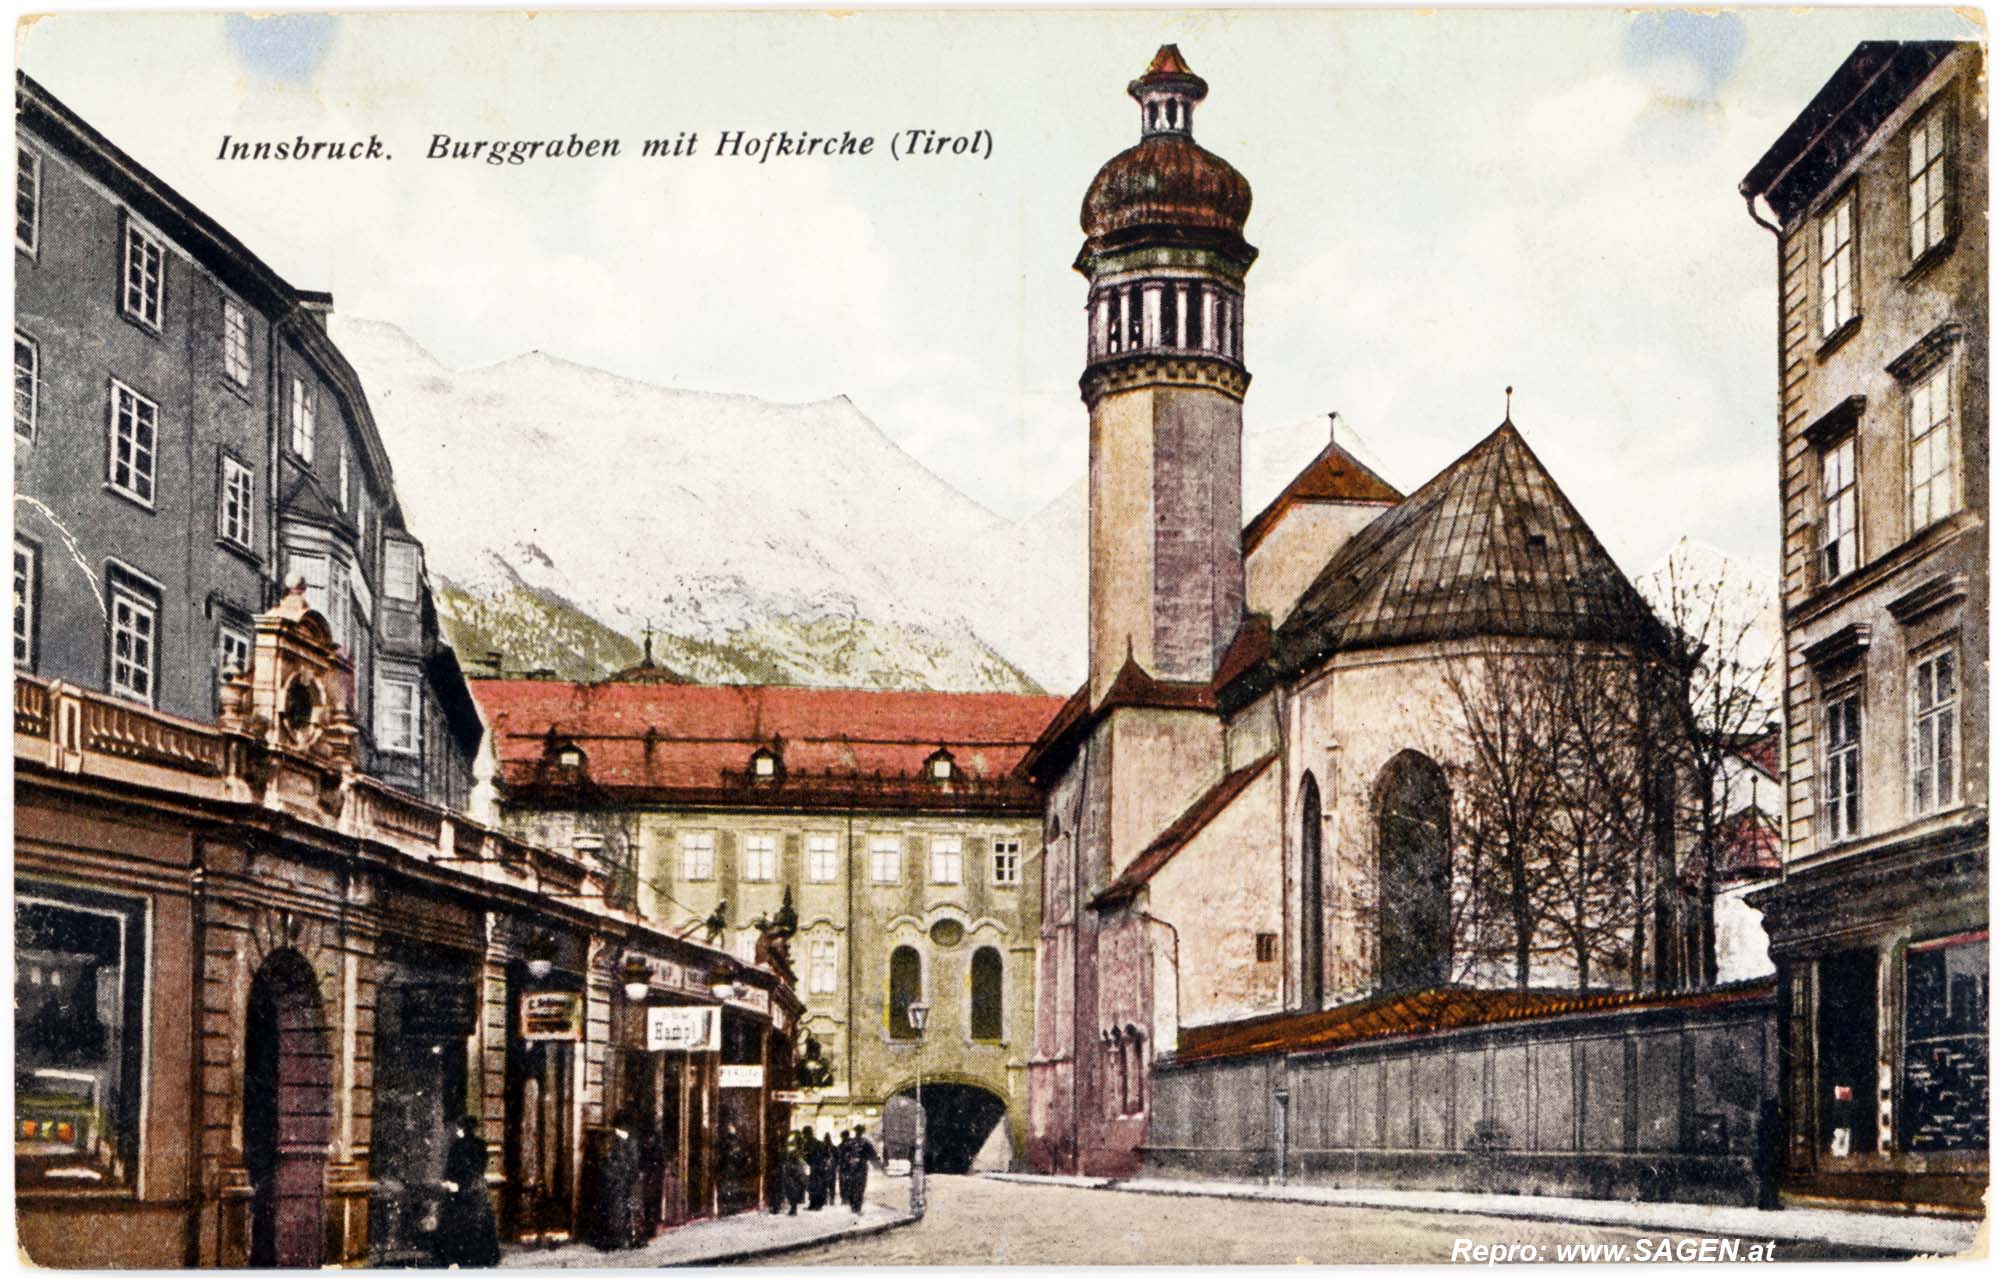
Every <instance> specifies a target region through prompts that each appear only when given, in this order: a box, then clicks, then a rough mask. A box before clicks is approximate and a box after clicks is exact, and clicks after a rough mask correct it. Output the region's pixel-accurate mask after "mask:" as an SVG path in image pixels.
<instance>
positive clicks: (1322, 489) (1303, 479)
mask: <svg viewBox="0 0 2000 1278" xmlns="http://www.w3.org/2000/svg"><path fill="white" fill-rule="evenodd" d="M1401 500H1403V494H1401V493H1399V492H1397V491H1396V490H1395V489H1394V488H1393V487H1391V486H1390V484H1389V481H1388V480H1386V479H1384V478H1382V477H1381V476H1380V475H1378V474H1376V473H1375V472H1374V471H1372V470H1370V469H1368V467H1366V466H1364V465H1362V463H1361V461H1360V459H1359V458H1357V457H1355V455H1354V454H1353V453H1350V452H1348V451H1347V450H1346V449H1345V448H1342V447H1341V446H1340V445H1339V444H1337V443H1333V442H1331V441H1329V442H1328V443H1327V446H1326V447H1325V448H1323V449H1321V450H1320V454H1319V456H1317V457H1315V458H1313V459H1312V461H1310V462H1308V463H1307V464H1306V468H1305V469H1304V470H1302V471H1300V472H1299V473H1298V474H1297V475H1296V476H1294V477H1293V479H1292V482H1291V483H1289V484H1286V485H1285V491H1283V492H1281V493H1279V494H1278V495H1277V496H1276V497H1273V498H1272V499H1271V504H1270V505H1268V506H1266V507H1264V509H1263V510H1261V511H1259V512H1257V517H1256V518H1255V519H1252V520H1251V521H1250V522H1249V523H1248V524H1245V525H1244V527H1243V553H1244V554H1246V555H1247V554H1249V553H1250V552H1251V551H1253V550H1255V549H1257V546H1258V544H1259V543H1260V542H1262V541H1263V540H1264V538H1265V537H1266V536H1268V535H1269V534H1270V531H1271V530H1272V529H1273V528H1275V527H1277V526H1278V521H1279V520H1280V519H1283V518H1284V517H1285V512H1286V511H1288V510H1290V509H1291V508H1292V507H1293V506H1296V505H1298V504H1299V503H1301V502H1309V501H1349V502H1367V503H1371V504H1374V503H1379V504H1381V505H1384V506H1393V505H1395V504H1396V503H1397V502H1399V501H1401Z"/></svg>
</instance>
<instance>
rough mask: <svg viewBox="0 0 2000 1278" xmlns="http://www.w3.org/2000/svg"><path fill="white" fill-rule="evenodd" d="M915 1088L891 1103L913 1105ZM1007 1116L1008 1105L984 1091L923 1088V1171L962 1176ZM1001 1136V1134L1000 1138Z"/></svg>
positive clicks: (948, 1085)
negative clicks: (906, 1101)
mask: <svg viewBox="0 0 2000 1278" xmlns="http://www.w3.org/2000/svg"><path fill="white" fill-rule="evenodd" d="M915 1098H916V1088H914V1087H911V1088H907V1089H905V1090H904V1091H901V1092H898V1093H897V1094H896V1096H895V1097H894V1098H893V1099H892V1100H891V1102H890V1103H891V1104H894V1103H895V1102H896V1101H901V1100H905V1099H908V1100H910V1101H912V1102H914V1100H915ZM1006 1116H1007V1102H1006V1101H1004V1100H1001V1099H1000V1098H999V1097H998V1096H995V1095H994V1094H993V1093H992V1092H989V1091H987V1090H986V1089H985V1088H983V1087H970V1086H967V1085H966V1084H964V1083H930V1082H927V1083H925V1084H924V1169H925V1170H926V1171H931V1172H937V1173H938V1174H940V1175H944V1176H963V1175H964V1174H965V1173H967V1172H969V1171H971V1170H972V1163H973V1160H974V1159H976V1158H978V1157H979V1151H980V1150H981V1149H982V1148H984V1147H985V1145H986V1142H987V1140H988V1138H990V1137H991V1136H992V1135H993V1132H994V1129H995V1128H997V1127H999V1125H1000V1123H1001V1120H1003V1119H1004V1118H1006ZM1003 1135H1004V1134H1003Z"/></svg>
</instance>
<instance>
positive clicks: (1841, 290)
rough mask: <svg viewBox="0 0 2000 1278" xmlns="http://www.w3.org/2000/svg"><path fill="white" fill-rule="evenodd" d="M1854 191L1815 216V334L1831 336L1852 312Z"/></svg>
mask: <svg viewBox="0 0 2000 1278" xmlns="http://www.w3.org/2000/svg"><path fill="white" fill-rule="evenodd" d="M1854 259H1855V245H1854V193H1853V192H1852V191H1849V192H1848V193H1847V194H1846V195H1843V196H1841V197H1840V198H1839V199H1838V200H1836V201H1834V204H1833V207H1832V208H1830V209H1828V210H1827V211H1826V212H1825V213H1823V214H1821V215H1820V219H1819V335H1820V336H1821V337H1831V336H1833V335H1834V334H1835V333H1837V332H1839V331H1840V330H1841V329H1843V328H1845V327H1846V326H1847V325H1848V323H1850V322H1851V321H1852V320H1853V319H1854V316H1855V313H1856V311H1855V301H1854V266H1855V262H1854Z"/></svg>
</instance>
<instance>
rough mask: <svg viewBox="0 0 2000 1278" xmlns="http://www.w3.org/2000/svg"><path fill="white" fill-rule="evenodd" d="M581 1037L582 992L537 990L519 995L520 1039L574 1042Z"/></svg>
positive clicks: (580, 1039) (528, 1041)
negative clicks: (569, 992) (566, 992)
mask: <svg viewBox="0 0 2000 1278" xmlns="http://www.w3.org/2000/svg"><path fill="white" fill-rule="evenodd" d="M582 1039H583V995H581V994H565V993H559V992H553V991H546V990H538V991H535V992H532V993H528V994H523V995H521V1041H522V1042H524V1043H575V1042H580V1041H582Z"/></svg>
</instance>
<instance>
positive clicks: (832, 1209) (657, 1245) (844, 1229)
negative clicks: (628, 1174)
mask: <svg viewBox="0 0 2000 1278" xmlns="http://www.w3.org/2000/svg"><path fill="white" fill-rule="evenodd" d="M869 1181H870V1183H869V1186H868V1197H867V1199H866V1201H865V1202H863V1204H862V1208H861V1213H860V1214H859V1215H856V1214H855V1213H854V1212H853V1211H851V1210H849V1209H848V1208H846V1207H843V1206H841V1205H840V1204H838V1203H828V1204H827V1205H826V1207H825V1208H823V1209H822V1210H820V1211H809V1210H807V1209H806V1208H804V1207H801V1208H799V1214H798V1215H796V1216H789V1215H786V1216H773V1215H772V1214H771V1213H769V1212H766V1211H752V1212H743V1213H741V1214H739V1215H735V1216H724V1217H723V1218H722V1219H720V1220H701V1221H696V1222H695V1223H693V1224H690V1225H682V1226H681V1227H680V1228H678V1229H672V1230H669V1231H668V1232H666V1233H664V1234H661V1235H660V1236H659V1237H658V1238H655V1239H654V1240H653V1241H652V1242H650V1243H648V1244H646V1245H645V1246H644V1247H634V1248H633V1249H632V1250H630V1251H599V1250H598V1249H597V1248H595V1247H592V1246H591V1245H590V1244H588V1243H565V1244H563V1245H562V1246H560V1247H507V1248H505V1249H504V1250H503V1251H502V1253H501V1256H500V1267H501V1268H503V1269H657V1268H659V1267H661V1266H663V1265H721V1264H728V1263H730V1262H732V1261H738V1260H749V1259H752V1258H754V1257H758V1256H769V1255H773V1254H775V1253H778V1252H786V1251H793V1250H796V1249H798V1248H800V1247H813V1246H817V1245H819V1244H820V1243H827V1242H835V1241H838V1240H840V1239H843V1238H863V1237H867V1236H868V1235H870V1234H879V1233H882V1232H883V1231H885V1230H889V1229H896V1228H898V1227H900V1226H903V1225H909V1224H914V1223H915V1217H913V1216H911V1215H910V1214H909V1194H910V1182H909V1181H907V1180H888V1179H887V1178H885V1177H882V1176H879V1175H877V1176H872V1177H870V1178H869ZM885 1181H886V1183H885Z"/></svg>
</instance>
